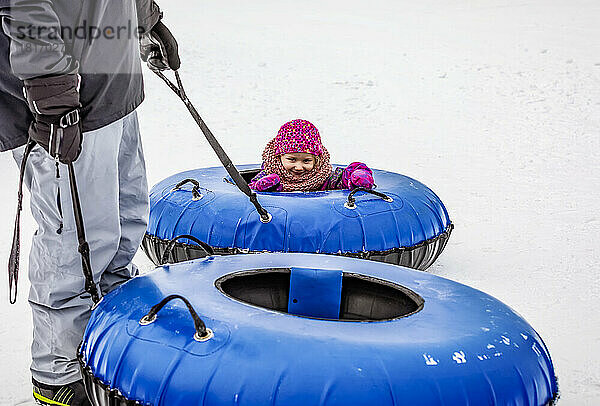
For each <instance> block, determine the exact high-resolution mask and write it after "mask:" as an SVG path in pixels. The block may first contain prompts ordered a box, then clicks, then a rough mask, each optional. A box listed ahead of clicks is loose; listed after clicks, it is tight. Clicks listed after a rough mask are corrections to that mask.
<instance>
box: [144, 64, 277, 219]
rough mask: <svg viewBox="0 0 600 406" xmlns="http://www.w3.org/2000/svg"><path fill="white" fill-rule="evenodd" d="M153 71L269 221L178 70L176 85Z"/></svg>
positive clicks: (232, 177) (236, 181) (267, 214)
mask: <svg viewBox="0 0 600 406" xmlns="http://www.w3.org/2000/svg"><path fill="white" fill-rule="evenodd" d="M153 72H154V73H156V74H157V75H158V77H160V78H161V79H162V80H163V81H164V82H165V83H166V84H167V86H169V87H170V88H171V90H173V92H174V93H175V94H176V95H177V96H179V98H180V99H181V100H182V101H183V103H184V104H185V106H186V107H187V109H188V111H189V112H190V114H191V115H192V117H193V118H194V120H195V121H196V124H198V126H199V127H200V129H201V130H202V133H203V134H204V136H205V137H206V140H207V141H208V143H209V144H210V146H211V147H212V149H213V150H214V151H215V153H216V154H217V157H218V158H219V160H220V161H221V164H223V167H224V168H225V170H226V171H227V173H228V174H229V176H231V179H233V182H234V183H235V185H236V186H237V187H238V189H240V190H241V191H242V193H244V194H245V195H246V196H248V197H249V198H250V202H251V203H252V204H253V205H254V207H255V208H256V211H257V212H258V214H259V215H260V220H261V221H262V222H263V223H268V222H270V221H271V219H272V216H271V215H270V214H269V212H268V211H267V210H266V209H265V208H264V207H262V206H261V205H260V203H259V202H258V199H257V197H256V193H254V192H253V191H252V190H251V189H250V186H248V182H246V181H245V180H244V178H243V177H242V175H240V172H239V171H238V170H237V168H236V167H235V165H234V164H233V163H232V162H231V159H229V156H227V154H226V153H225V151H224V150H223V147H221V144H219V141H217V139H216V138H215V136H214V135H213V133H212V132H211V131H210V129H209V128H208V126H207V125H206V124H205V123H204V120H202V117H200V114H198V111H197V110H196V108H195V107H194V105H193V104H192V102H191V101H190V99H188V97H187V95H186V94H185V90H184V88H183V83H182V82H181V77H180V76H179V72H178V71H175V79H176V80H177V85H175V84H174V83H173V82H171V81H170V80H169V78H167V77H166V76H165V75H164V74H163V73H162V72H161V71H158V70H153Z"/></svg>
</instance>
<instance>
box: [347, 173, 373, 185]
mask: <svg viewBox="0 0 600 406" xmlns="http://www.w3.org/2000/svg"><path fill="white" fill-rule="evenodd" d="M374 184H375V181H374V180H373V174H372V173H371V171H370V170H368V171H367V170H365V169H357V170H355V171H354V172H352V175H350V182H348V189H354V188H357V187H362V188H365V189H371V188H373V185H374Z"/></svg>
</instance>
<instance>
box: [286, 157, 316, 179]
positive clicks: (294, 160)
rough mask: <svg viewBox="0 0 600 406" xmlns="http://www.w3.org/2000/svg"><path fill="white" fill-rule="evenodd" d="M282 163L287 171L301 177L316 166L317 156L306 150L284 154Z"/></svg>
mask: <svg viewBox="0 0 600 406" xmlns="http://www.w3.org/2000/svg"><path fill="white" fill-rule="evenodd" d="M281 163H282V164H283V167H284V168H285V170H286V171H288V172H289V173H291V174H292V175H294V177H300V176H302V175H304V174H305V173H307V172H310V171H312V169H313V168H314V167H315V156H314V155H313V154H308V153H305V152H294V153H293V154H283V155H282V156H281Z"/></svg>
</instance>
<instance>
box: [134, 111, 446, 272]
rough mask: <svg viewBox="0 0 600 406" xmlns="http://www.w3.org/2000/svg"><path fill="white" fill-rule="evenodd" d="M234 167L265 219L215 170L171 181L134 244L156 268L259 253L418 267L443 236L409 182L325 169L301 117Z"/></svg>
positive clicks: (437, 210) (429, 202) (426, 199)
mask: <svg viewBox="0 0 600 406" xmlns="http://www.w3.org/2000/svg"><path fill="white" fill-rule="evenodd" d="M239 169H241V175H242V176H243V177H244V180H245V181H246V182H248V185H249V186H250V188H251V189H254V190H256V191H257V192H258V199H259V200H260V202H261V204H262V205H263V206H264V208H265V209H266V210H268V213H269V216H271V218H270V219H269V220H267V221H263V218H262V215H261V216H259V215H258V213H257V211H255V210H254V208H253V207H252V205H251V204H249V202H248V201H247V200H246V199H245V196H244V195H242V194H241V193H239V190H237V189H236V188H235V186H234V185H233V181H232V178H230V177H227V176H225V175H226V174H225V171H224V170H223V169H222V168H202V169H196V170H192V171H186V172H183V173H180V174H176V175H173V176H171V177H169V178H167V179H165V180H163V181H162V182H160V183H159V184H158V185H156V186H154V188H152V190H151V193H150V221H149V224H148V229H147V232H146V236H145V238H144V241H143V244H142V247H143V249H144V251H145V252H146V254H147V255H148V256H149V257H150V259H151V260H152V261H153V262H154V263H155V264H156V265H162V264H164V263H166V262H180V261H182V260H188V259H195V258H199V257H203V256H205V255H208V254H212V253H216V254H221V255H226V254H239V253H247V252H265V251H269V252H306V253H327V254H335V255H345V256H352V257H358V258H363V259H370V260H375V261H382V262H388V263H393V264H397V265H404V266H408V267H411V268H417V269H421V270H424V269H426V268H428V267H429V266H430V265H431V264H432V263H433V262H434V261H435V260H436V259H437V257H438V256H439V254H440V253H441V252H442V250H443V249H444V247H445V245H446V242H447V241H448V238H449V235H450V232H451V231H452V223H451V221H450V219H449V217H448V213H447V212H446V209H445V207H444V205H443V203H442V202H441V200H440V199H439V198H438V197H437V196H436V195H435V193H433V192H432V191H431V190H430V189H429V188H427V187H426V186H425V185H423V184H421V183H419V182H418V181H416V180H414V179H411V178H409V177H406V176H403V175H400V174H396V173H391V172H386V171H380V170H372V169H370V168H369V167H367V165H365V164H363V163H361V162H354V163H352V164H350V165H348V166H337V165H335V166H332V165H331V163H330V161H329V153H328V151H327V149H326V148H325V147H324V146H323V144H322V143H321V138H320V135H319V132H318V130H317V128H316V127H315V126H314V125H312V124H311V123H310V122H308V121H306V120H293V121H290V122H288V123H286V124H284V125H283V126H282V127H281V129H280V130H279V132H278V134H277V136H276V137H275V138H274V139H273V140H271V141H270V142H269V143H268V144H267V146H266V148H265V149H264V152H263V163H262V165H261V167H260V168H258V166H256V165H254V166H250V165H247V166H246V165H244V166H240V167H239ZM375 181H377V185H376V184H375ZM190 187H191V188H190ZM181 238H185V240H181ZM198 244H199V245H198Z"/></svg>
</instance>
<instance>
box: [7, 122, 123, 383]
mask: <svg viewBox="0 0 600 406" xmlns="http://www.w3.org/2000/svg"><path fill="white" fill-rule="evenodd" d="M122 135H123V120H118V121H116V122H114V123H112V124H110V125H108V126H106V127H103V128H101V129H98V130H95V131H91V132H88V133H85V134H84V137H83V148H82V153H81V155H80V157H79V158H78V159H77V161H76V162H75V163H74V168H75V173H76V176H77V185H78V189H79V197H80V199H81V208H82V212H83V218H84V223H85V231H86V237H87V241H88V243H89V245H90V250H91V254H90V256H91V263H92V270H93V273H94V280H95V281H96V283H98V281H100V279H101V275H102V273H103V272H104V270H105V269H106V268H107V266H108V264H109V263H110V262H111V260H112V259H113V258H114V256H115V253H116V251H117V248H118V246H119V241H120V222H119V196H118V184H119V179H118V164H117V163H118V152H119V146H120V144H121V139H122ZM21 153H22V150H16V151H15V153H14V155H15V159H16V160H17V162H19V161H20V158H21ZM25 183H26V185H27V186H28V187H29V189H30V191H31V199H30V200H31V210H32V213H33V216H34V218H35V220H36V222H37V224H38V229H37V231H36V232H35V234H34V236H33V241H32V246H31V252H30V256H29V280H30V282H31V289H30V293H29V303H30V305H31V308H32V313H33V343H32V347H31V353H32V364H31V373H32V376H33V378H34V379H35V380H36V381H38V382H40V383H42V384H47V385H65V384H69V383H72V382H74V381H76V380H79V379H81V376H80V372H79V368H78V365H77V360H76V350H77V346H78V345H79V343H80V341H81V339H82V336H83V332H84V329H85V326H86V324H87V321H88V319H89V316H90V308H91V305H92V302H91V299H90V296H89V294H87V293H86V292H85V291H84V277H83V271H82V268H81V257H80V255H79V252H78V251H77V246H78V243H77V233H76V228H75V220H74V216H73V210H72V203H71V195H70V186H69V179H68V172H67V167H66V166H65V165H62V164H61V165H58V172H57V166H56V163H55V161H54V160H53V159H52V158H50V156H49V155H48V154H47V153H46V152H45V151H44V150H43V149H41V148H40V147H39V146H38V147H36V148H34V150H33V151H32V153H31V155H30V157H29V160H28V162H27V169H26V175H25Z"/></svg>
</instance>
